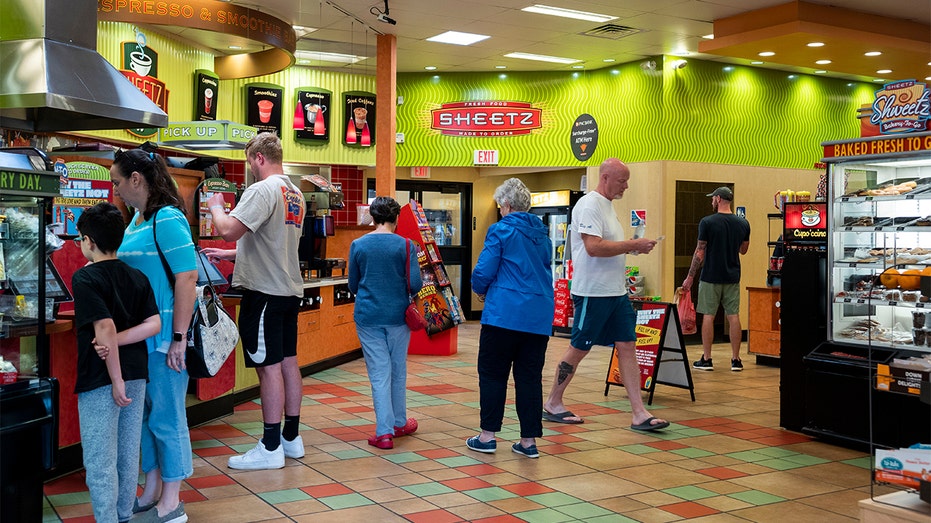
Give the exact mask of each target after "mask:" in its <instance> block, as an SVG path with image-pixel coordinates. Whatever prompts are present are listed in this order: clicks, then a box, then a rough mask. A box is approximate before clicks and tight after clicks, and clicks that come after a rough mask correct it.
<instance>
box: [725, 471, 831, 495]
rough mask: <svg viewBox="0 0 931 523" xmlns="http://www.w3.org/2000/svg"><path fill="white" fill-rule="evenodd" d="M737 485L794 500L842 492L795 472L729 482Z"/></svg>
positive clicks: (761, 475)
mask: <svg viewBox="0 0 931 523" xmlns="http://www.w3.org/2000/svg"><path fill="white" fill-rule="evenodd" d="M730 481H732V482H734V483H736V484H738V485H743V486H745V487H747V488H751V489H754V490H759V491H761V492H766V493H769V494H773V495H775V496H779V497H781V498H785V499H789V500H794V499H798V498H803V497H809V496H816V495H819V494H824V493H827V492H837V491H839V490H843V489H842V488H841V487H838V486H837V485H832V484H830V483H825V482H823V481H819V480H816V479H810V478H806V477H804V476H801V475H800V474H798V473H797V472H796V471H791V470H790V471H787V472H771V473H769V474H758V475H755V476H745V477H742V478H734V479H732V480H730Z"/></svg>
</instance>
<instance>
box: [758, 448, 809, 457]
mask: <svg viewBox="0 0 931 523" xmlns="http://www.w3.org/2000/svg"><path fill="white" fill-rule="evenodd" d="M753 452H758V453H760V454H763V455H765V456H769V457H771V458H787V457H789V456H797V455H800V454H799V453H798V452H793V451H791V450H788V449H783V448H779V447H765V448H762V449H756V450H754V451H753Z"/></svg>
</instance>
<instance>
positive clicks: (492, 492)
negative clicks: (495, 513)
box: [463, 487, 517, 503]
mask: <svg viewBox="0 0 931 523" xmlns="http://www.w3.org/2000/svg"><path fill="white" fill-rule="evenodd" d="M463 494H465V495H467V496H469V497H472V498H475V499H477V500H479V501H484V502H486V503H487V502H489V501H498V500H499V499H510V498H516V497H517V494H515V493H513V492H509V491H507V490H504V489H503V488H501V487H486V488H478V489H473V490H466V491H464V492H463Z"/></svg>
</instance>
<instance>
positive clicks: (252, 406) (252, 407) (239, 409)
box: [233, 401, 262, 412]
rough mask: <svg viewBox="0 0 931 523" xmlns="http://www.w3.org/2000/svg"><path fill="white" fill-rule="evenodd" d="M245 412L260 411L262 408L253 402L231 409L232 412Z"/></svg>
mask: <svg viewBox="0 0 931 523" xmlns="http://www.w3.org/2000/svg"><path fill="white" fill-rule="evenodd" d="M247 410H262V406H261V405H259V404H258V403H256V402H254V401H247V402H245V403H243V404H241V405H236V406H235V407H233V412H243V411H247Z"/></svg>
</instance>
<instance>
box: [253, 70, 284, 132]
mask: <svg viewBox="0 0 931 523" xmlns="http://www.w3.org/2000/svg"><path fill="white" fill-rule="evenodd" d="M245 89H246V124H247V125H250V126H252V127H255V128H256V129H258V131H259V132H260V133H265V132H271V133H275V134H277V135H278V136H279V137H280V136H281V106H282V104H283V103H284V96H283V93H284V88H283V87H281V86H280V85H275V84H265V83H254V84H248V85H246V86H245Z"/></svg>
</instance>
